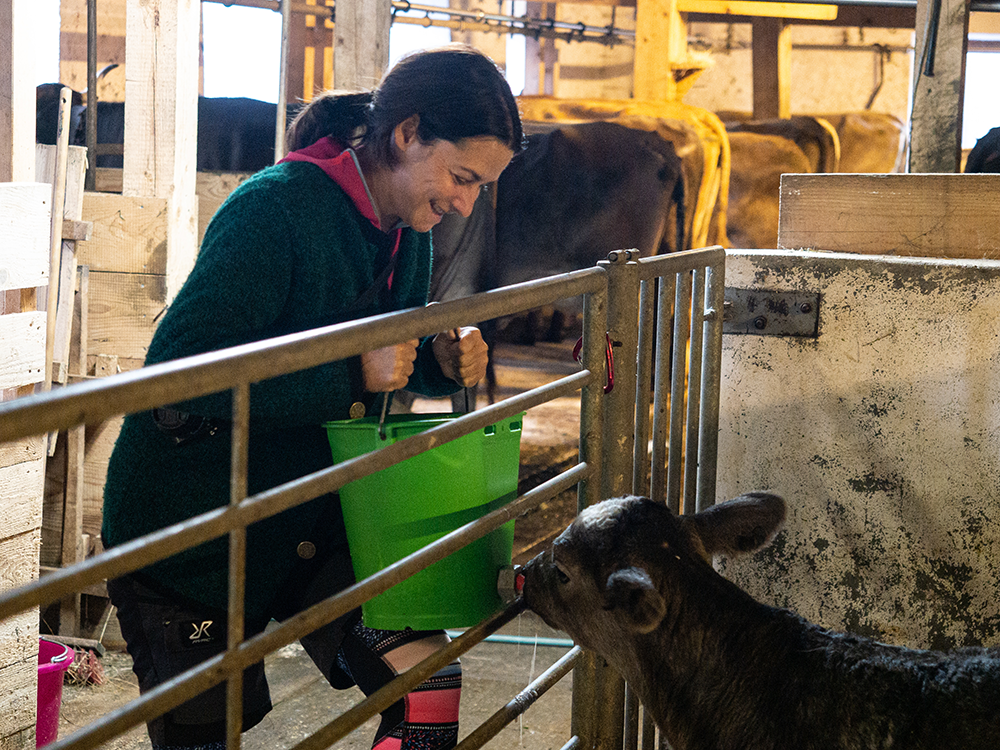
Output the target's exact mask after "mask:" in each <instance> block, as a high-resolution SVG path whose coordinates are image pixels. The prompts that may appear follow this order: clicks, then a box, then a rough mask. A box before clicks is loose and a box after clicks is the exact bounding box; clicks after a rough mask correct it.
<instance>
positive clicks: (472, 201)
mask: <svg viewBox="0 0 1000 750" xmlns="http://www.w3.org/2000/svg"><path fill="white" fill-rule="evenodd" d="M478 197H479V186H478V185H470V186H468V187H462V188H459V191H458V194H457V195H456V196H455V200H454V201H452V204H451V205H452V208H453V209H455V210H456V211H458V212H459V213H460V214H462V216H464V217H466V218H468V217H469V215H470V214H471V213H472V207H473V206H475V205H476V198H478Z"/></svg>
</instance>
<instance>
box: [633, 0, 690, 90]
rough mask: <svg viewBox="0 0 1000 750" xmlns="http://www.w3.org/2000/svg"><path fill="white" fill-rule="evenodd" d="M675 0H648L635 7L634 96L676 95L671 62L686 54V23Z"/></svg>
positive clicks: (681, 58)
mask: <svg viewBox="0 0 1000 750" xmlns="http://www.w3.org/2000/svg"><path fill="white" fill-rule="evenodd" d="M677 3H678V0H648V2H641V3H639V4H638V5H637V6H636V9H635V68H634V72H633V88H634V91H635V98H636V99H646V100H653V101H657V100H668V101H674V100H676V99H677V98H678V92H677V81H676V79H675V78H674V71H673V67H672V65H671V64H672V63H675V62H679V61H681V60H683V59H685V58H686V57H687V24H686V23H685V22H684V19H683V18H682V17H681V14H680V12H679V11H678V9H677Z"/></svg>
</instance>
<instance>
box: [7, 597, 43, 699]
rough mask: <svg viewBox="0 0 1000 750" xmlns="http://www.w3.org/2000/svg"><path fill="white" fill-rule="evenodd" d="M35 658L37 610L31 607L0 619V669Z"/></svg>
mask: <svg viewBox="0 0 1000 750" xmlns="http://www.w3.org/2000/svg"><path fill="white" fill-rule="evenodd" d="M37 658H38V610H36V609H34V608H32V609H30V610H28V611H27V612H21V613H20V614H16V615H12V616H10V617H8V618H6V619H4V620H0V669H4V668H5V667H9V666H11V665H12V664H17V663H18V662H22V661H28V660H30V659H37ZM2 679H3V678H2V677H0V680H2ZM0 684H2V683H0Z"/></svg>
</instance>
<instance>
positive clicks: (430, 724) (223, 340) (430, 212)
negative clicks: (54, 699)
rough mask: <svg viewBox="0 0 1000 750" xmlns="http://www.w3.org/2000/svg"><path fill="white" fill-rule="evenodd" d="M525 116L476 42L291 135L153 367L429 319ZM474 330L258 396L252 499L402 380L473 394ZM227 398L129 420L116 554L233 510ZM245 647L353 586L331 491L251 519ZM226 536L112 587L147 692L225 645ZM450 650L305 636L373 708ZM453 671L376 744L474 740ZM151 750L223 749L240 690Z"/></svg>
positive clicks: (204, 260) (177, 724) (422, 61)
mask: <svg viewBox="0 0 1000 750" xmlns="http://www.w3.org/2000/svg"><path fill="white" fill-rule="evenodd" d="M521 140H522V133H521V124H520V119H519V116H518V112H517V106H516V103H515V100H514V98H513V96H512V94H511V91H510V88H509V87H508V85H507V83H506V81H505V80H504V78H503V76H502V74H501V73H500V71H499V70H498V68H497V67H496V65H494V64H493V63H492V62H491V61H490V60H489V59H488V58H486V57H485V56H483V55H481V54H480V53H478V52H476V51H475V50H473V49H472V48H469V47H462V46H451V47H446V48H442V49H438V50H430V51H425V52H420V53H416V54H413V55H411V56H409V57H407V58H404V59H403V60H402V61H400V62H399V63H398V64H397V65H396V66H395V67H394V68H393V69H392V70H391V71H390V72H389V73H388V74H387V75H386V76H385V78H384V79H383V80H382V82H381V83H380V85H379V87H378V88H377V89H376V90H375V91H374V92H370V93H359V94H346V95H334V94H328V95H325V96H322V97H320V98H318V99H317V100H315V101H314V102H312V103H311V104H310V105H309V106H308V107H307V108H306V109H305V110H304V111H303V112H302V113H301V114H300V115H299V117H297V118H296V120H295V122H294V123H293V124H292V126H291V128H290V133H289V145H290V148H291V149H292V151H291V153H289V154H288V156H287V157H286V158H285V159H284V160H282V162H281V163H279V164H277V165H276V166H274V167H270V168H268V169H265V170H263V171H261V172H259V173H258V174H257V175H255V176H254V177H252V178H251V179H249V180H247V181H246V182H244V183H243V184H242V185H240V187H239V188H238V189H237V190H235V191H234V192H233V193H232V195H231V196H230V197H229V198H228V199H227V200H226V202H225V203H224V204H223V205H222V206H221V207H220V209H219V211H218V212H217V213H216V215H215V216H214V217H213V219H212V222H211V224H210V225H209V227H208V230H207V231H206V233H205V238H204V241H203V243H202V247H201V251H200V254H199V256H198V260H197V263H196V264H195V267H194V269H193V270H192V272H191V274H190V276H189V278H188V280H187V281H186V282H185V284H184V286H183V288H182V289H181V290H180V292H179V293H178V295H177V298H176V299H175V300H174V302H173V303H172V304H171V306H170V308H169V310H168V311H167V313H166V315H165V316H164V318H163V320H162V322H161V323H160V326H159V328H158V329H157V331H156V335H155V336H154V339H153V341H152V343H151V345H150V348H149V354H148V356H147V360H146V361H147V363H154V362H163V361H166V360H171V359H176V358H178V357H183V356H188V355H192V354H198V353H201V352H206V351H212V350H217V349H222V348H224V347H228V346H234V345H237V344H243V343H246V342H249V341H257V340H261V339H265V338H269V337H272V336H277V335H281V334H286V333H291V332H294V331H301V330H306V329H309V328H313V327H316V326H319V325H328V324H332V323H337V322H340V321H343V320H350V319H355V318H361V317H367V316H370V315H375V314H378V313H384V312H389V311H392V310H399V309H403V308H408V307H413V306H415V305H423V304H426V301H427V290H428V288H429V281H430V263H431V245H430V235H429V232H430V230H431V229H432V228H433V227H434V226H435V225H436V224H437V223H438V222H439V221H440V219H441V216H442V215H444V214H445V213H448V212H449V211H454V212H459V213H461V214H463V215H468V214H469V212H470V211H471V210H472V205H473V203H474V202H475V199H476V195H477V194H478V192H479V190H480V188H481V187H482V186H483V185H484V184H486V183H488V182H492V181H494V180H496V179H497V178H498V177H499V175H500V172H501V171H502V170H503V169H504V167H506V165H507V163H508V162H509V161H510V159H511V157H512V155H513V153H514V152H515V151H517V150H518V149H520V148H521ZM486 361H487V356H486V345H485V344H484V343H483V340H482V337H481V335H480V333H479V331H478V330H477V329H476V328H471V327H469V328H462V329H460V330H459V335H458V337H457V338H456V337H455V335H454V334H453V333H448V334H444V333H443V334H439V335H437V336H435V337H433V338H429V339H428V340H424V341H416V340H414V341H408V342H404V343H402V344H399V345H396V346H390V347H386V348H384V349H379V350H377V351H372V352H367V353H365V354H362V355H361V356H360V357H354V358H350V359H347V360H344V361H339V362H333V363H330V364H327V365H323V366H321V367H315V368H312V369H310V370H307V371H304V372H299V373H294V374H291V375H286V376H283V377H279V378H275V379H273V380H269V381H264V382H260V383H256V384H254V385H252V386H251V394H250V447H249V467H248V484H249V488H248V491H249V493H250V494H255V493H257V492H261V491H263V490H265V489H268V488H271V487H274V486H276V485H278V484H281V483H283V482H288V481H291V480H293V479H295V478H297V477H300V476H303V475H305V474H307V473H310V472H314V471H317V470H319V469H322V468H324V467H326V466H328V465H330V463H331V457H330V449H329V444H328V442H327V436H326V433H325V431H324V430H323V428H322V427H321V424H322V423H323V422H325V421H328V420H334V419H346V418H348V417H355V416H358V415H359V414H360V413H363V412H365V411H367V412H369V413H371V410H372V407H373V406H374V404H375V402H376V395H377V394H379V393H384V392H389V391H393V390H395V389H398V388H402V387H403V386H406V387H407V389H409V390H413V391H416V392H418V393H423V394H425V395H429V396H441V395H445V394H447V393H451V392H453V391H455V390H458V388H459V387H460V386H471V385H474V384H475V383H476V382H478V381H479V380H480V379H481V378H482V376H483V374H484V373H485V369H486ZM230 414H231V395H230V393H229V392H223V393H220V394H215V395H212V396H206V397H202V398H198V399H195V400H192V401H189V402H186V403H184V404H178V405H176V406H175V407H174V408H170V409H158V410H155V411H154V412H153V413H143V414H133V415H129V416H128V417H127V418H126V419H125V423H124V425H123V427H122V431H121V434H120V436H119V438H118V442H117V443H116V445H115V450H114V453H113V455H112V458H111V462H110V466H109V470H108V478H107V484H106V487H105V496H104V526H103V535H104V538H105V544H106V545H107V546H113V545H115V544H121V543H123V542H125V541H128V540H130V539H134V538H136V537H138V536H141V535H143V534H147V533H149V532H151V531H154V530H156V529H159V528H162V527H164V526H167V525H169V524H172V523H176V522H178V521H181V520H183V519H185V518H190V517H192V516H194V515H197V514H199V513H203V512H205V511H208V510H210V509H212V508H216V507H219V506H222V505H224V504H226V503H227V502H228V501H229V439H228V428H227V419H228V418H229V417H230ZM246 576H247V585H246V633H247V637H250V636H252V635H254V634H256V633H259V632H260V631H262V630H263V628H264V627H265V626H266V624H267V623H268V621H269V620H270V619H276V620H282V619H285V618H287V617H289V616H291V615H293V614H295V613H296V612H298V611H301V610H302V609H304V608H306V607H307V606H309V605H311V604H313V603H315V602H317V601H320V600H322V599H324V598H326V597H328V596H330V595H331V594H333V593H335V592H336V591H339V590H340V589H342V588H344V587H346V586H347V585H349V584H350V583H352V582H353V573H352V570H351V563H350V557H349V554H348V550H347V542H346V539H345V534H344V529H343V521H342V518H341V514H340V507H339V502H338V499H337V497H336V496H335V495H327V496H323V497H320V498H317V499H315V500H313V501H311V502H309V503H306V504H304V505H301V506H299V507H296V508H293V509H290V510H288V511H285V512H284V513H281V514H280V515H278V516H276V517H274V518H271V519H268V520H266V521H262V522H260V523H257V524H254V525H253V526H251V527H249V529H248V534H247V571H246ZM226 581H227V542H226V539H224V538H223V539H217V540H214V541H212V542H209V543H207V544H204V545H202V546H200V547H198V548H196V549H194V550H189V551H187V552H185V553H182V554H180V555H177V556H175V557H172V558H170V559H168V560H164V561H162V562H160V563H156V564H154V565H152V566H150V567H148V568H146V569H144V570H142V571H139V572H137V573H135V574H134V575H128V576H124V577H122V578H120V579H117V580H114V581H109V582H108V591H109V594H110V596H111V599H112V602H113V603H114V604H115V605H116V606H117V608H118V617H119V620H120V622H121V628H122V633H123V635H124V637H125V640H126V642H127V645H128V649H129V653H130V654H131V655H132V658H133V662H134V671H135V672H136V674H137V676H138V677H139V682H140V687H141V689H142V690H144V691H145V690H148V689H150V688H152V687H154V686H156V685H159V684H161V683H162V682H164V681H165V680H167V679H169V678H170V677H172V676H173V675H176V674H178V673H179V672H181V671H182V670H184V669H187V668H190V667H191V666H193V665H194V664H197V663H198V662H200V661H203V660H204V659H206V658H208V657H210V656H213V655H215V654H217V653H219V652H220V651H222V650H223V649H224V648H225V642H226V630H225V628H226V625H225V612H226ZM446 642H447V636H446V635H445V634H444V633H443V632H440V631H437V632H414V631H409V630H407V631H403V632H389V631H378V630H372V629H369V628H365V627H364V626H363V625H362V624H361V622H360V613H359V612H352V613H350V614H349V615H346V616H345V617H343V618H341V619H339V620H337V621H335V622H333V623H330V624H329V625H326V626H324V627H323V628H321V629H320V630H318V631H316V632H315V633H312V634H310V635H309V636H307V637H305V638H303V639H302V644H303V646H304V647H305V650H306V651H307V653H308V654H309V655H310V656H311V657H312V659H313V660H314V661H315V662H316V664H317V666H319V668H320V669H321V670H322V671H323V673H324V675H325V676H326V677H327V679H328V680H329V681H330V683H331V684H332V685H334V686H335V687H348V686H350V685H352V684H357V685H359V686H360V687H361V688H362V689H363V690H364V691H365V692H366V693H371V692H373V691H374V690H376V689H377V688H379V687H381V686H382V685H383V684H384V683H385V682H387V681H388V680H390V679H391V678H392V677H393V676H394V675H395V674H396V673H398V672H401V671H403V670H405V669H407V668H409V667H410V666H412V665H413V664H415V663H416V662H417V661H420V660H421V659H422V658H423V657H425V656H426V655H427V654H428V653H430V652H431V651H432V650H436V649H437V648H440V646H441V645H443V644H444V643H446ZM460 686H461V672H460V669H459V667H458V664H457V663H456V664H453V665H451V666H450V667H448V668H446V669H444V670H442V671H441V672H439V673H438V674H436V675H434V676H433V677H432V678H430V679H429V680H428V681H427V682H426V683H424V684H423V685H421V686H420V687H419V688H418V689H417V690H416V691H414V693H412V694H411V695H410V696H407V698H406V699H405V700H403V701H400V702H399V703H397V704H396V705H395V706H393V707H392V708H390V709H388V710H387V711H386V712H385V713H384V714H383V717H382V723H381V726H380V727H379V730H378V733H377V736H376V738H375V743H374V747H377V748H380V750H387V749H388V748H417V747H420V748H446V747H451V746H452V745H454V744H455V742H456V740H457V733H458V697H459V691H460ZM270 707H271V704H270V699H269V695H268V690H267V682H266V678H265V676H264V670H263V665H262V664H258V665H254V666H253V667H251V668H249V669H248V670H247V671H246V672H245V673H244V721H243V728H244V730H245V729H248V728H249V727H251V726H253V725H254V724H256V723H257V722H259V721H260V720H261V718H263V716H264V715H265V714H266V713H267V712H268V711H269V710H270ZM148 730H149V734H150V738H151V740H152V743H153V747H154V748H155V749H156V750H160V749H162V748H180V747H212V748H214V747H216V746H217V747H219V748H221V747H223V746H224V737H225V685H218V686H216V687H215V688H213V689H212V690H210V691H208V692H207V693H206V694H204V695H202V696H199V697H198V698H197V699H194V700H191V701H189V702H188V703H186V704H184V705H182V706H180V707H178V708H177V709H175V710H173V711H171V712H169V713H168V714H166V715H165V716H163V717H160V718H158V719H156V720H154V721H153V722H150V724H149V725H148Z"/></svg>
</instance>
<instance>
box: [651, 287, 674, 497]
mask: <svg viewBox="0 0 1000 750" xmlns="http://www.w3.org/2000/svg"><path fill="white" fill-rule="evenodd" d="M659 282H660V283H659V290H658V292H657V295H656V379H655V385H654V394H653V456H652V459H651V463H652V470H651V473H650V485H649V496H650V497H651V498H653V499H654V500H657V501H662V502H666V499H667V493H666V487H665V484H666V470H667V457H666V452H667V439H668V437H669V430H670V420H669V418H668V415H669V411H668V409H669V407H670V392H669V390H668V389H669V386H670V358H671V347H672V345H673V330H674V329H673V323H672V321H671V312H672V310H673V308H672V304H673V300H674V295H675V294H676V287H677V277H676V274H670V275H668V276H661V277H660V279H659Z"/></svg>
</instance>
